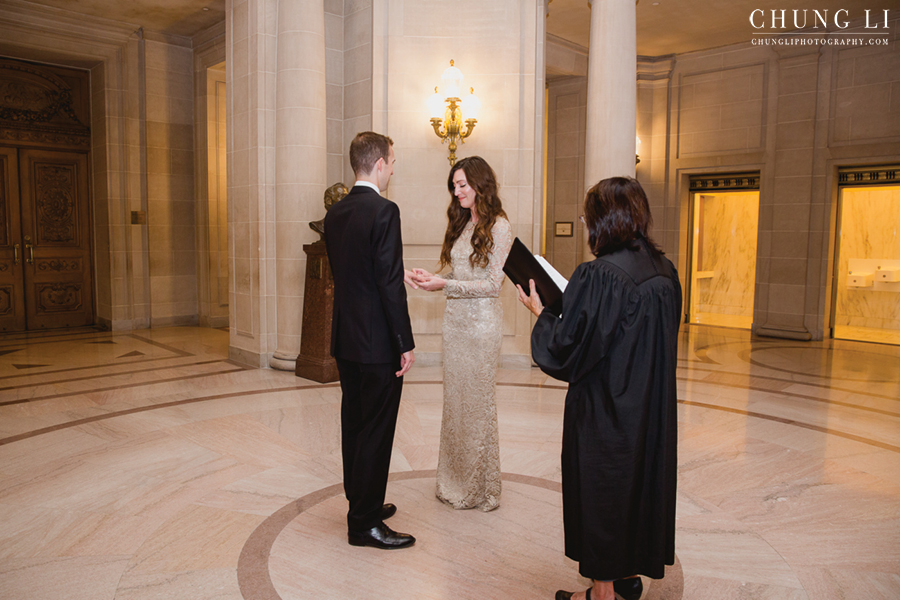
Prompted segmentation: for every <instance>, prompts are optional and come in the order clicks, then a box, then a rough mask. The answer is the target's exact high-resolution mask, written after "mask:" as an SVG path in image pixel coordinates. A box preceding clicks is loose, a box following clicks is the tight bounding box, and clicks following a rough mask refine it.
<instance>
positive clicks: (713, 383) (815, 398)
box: [675, 377, 900, 418]
mask: <svg viewBox="0 0 900 600" xmlns="http://www.w3.org/2000/svg"><path fill="white" fill-rule="evenodd" d="M675 379H676V380H677V381H688V382H690V383H693V384H697V385H708V386H712V387H715V386H721V387H727V388H731V389H738V390H747V391H751V392H765V393H769V394H774V395H778V396H784V397H787V398H797V399H800V400H810V401H812V402H819V403H821V404H828V405H831V406H842V407H844V408H850V409H854V410H862V411H865V412H871V413H876V414H880V415H886V416H889V417H898V418H900V413H898V412H892V411H889V410H884V409H881V408H873V407H870V406H860V405H857V404H851V403H849V402H842V401H841V400H829V399H827V398H819V397H818V396H810V395H807V394H798V393H795V392H787V391H783V390H773V389H770V388H764V387H755V386H751V385H740V384H731V383H724V382H721V381H704V380H702V379H690V378H687V377H676V378H675Z"/></svg>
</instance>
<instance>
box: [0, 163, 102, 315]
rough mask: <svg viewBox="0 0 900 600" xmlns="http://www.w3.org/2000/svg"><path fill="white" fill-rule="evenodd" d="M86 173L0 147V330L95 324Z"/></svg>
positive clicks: (81, 167)
mask: <svg viewBox="0 0 900 600" xmlns="http://www.w3.org/2000/svg"><path fill="white" fill-rule="evenodd" d="M87 166H88V165H87V155H86V154H84V153H80V152H69V151H57V150H36V149H25V148H19V149H16V148H0V331H22V330H25V329H29V330H34V329H52V328H57V327H78V326H82V325H91V324H93V321H94V316H93V306H92V304H93V303H92V294H91V260H90V202H89V189H88V172H87Z"/></svg>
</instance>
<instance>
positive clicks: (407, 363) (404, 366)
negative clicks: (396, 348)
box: [396, 350, 416, 377]
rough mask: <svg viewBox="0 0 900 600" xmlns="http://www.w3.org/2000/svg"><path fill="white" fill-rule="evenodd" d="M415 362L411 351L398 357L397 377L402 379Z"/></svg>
mask: <svg viewBox="0 0 900 600" xmlns="http://www.w3.org/2000/svg"><path fill="white" fill-rule="evenodd" d="M414 362H416V357H415V356H414V355H413V351H412V350H410V351H409V352H404V353H403V354H401V355H400V370H399V371H397V373H396V375H397V377H403V376H404V375H406V372H407V371H409V369H410V367H412V366H413V363H414Z"/></svg>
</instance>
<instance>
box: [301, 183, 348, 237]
mask: <svg viewBox="0 0 900 600" xmlns="http://www.w3.org/2000/svg"><path fill="white" fill-rule="evenodd" d="M349 193H350V190H348V189H347V186H346V185H344V184H343V183H340V182H338V183H335V184H334V185H332V186H331V187H329V188H328V189H327V190H325V212H328V210H329V209H330V208H331V207H332V206H334V205H335V204H336V203H338V202H340V200H341V198H343V197H344V196H346V195H347V194H349ZM309 228H310V229H312V230H313V231H315V232H316V233H318V234H319V242H324V241H325V218H324V217H323V218H321V219H319V220H318V221H312V222H311V223H310V224H309ZM317 243H318V242H317Z"/></svg>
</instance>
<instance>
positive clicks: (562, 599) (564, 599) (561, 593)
mask: <svg viewBox="0 0 900 600" xmlns="http://www.w3.org/2000/svg"><path fill="white" fill-rule="evenodd" d="M574 595H575V592H567V591H565V590H556V600H569V599H570V598H571V597H572V596H574ZM584 595H585V597H586V598H587V600H591V588H588V589H586V590H584Z"/></svg>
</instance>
